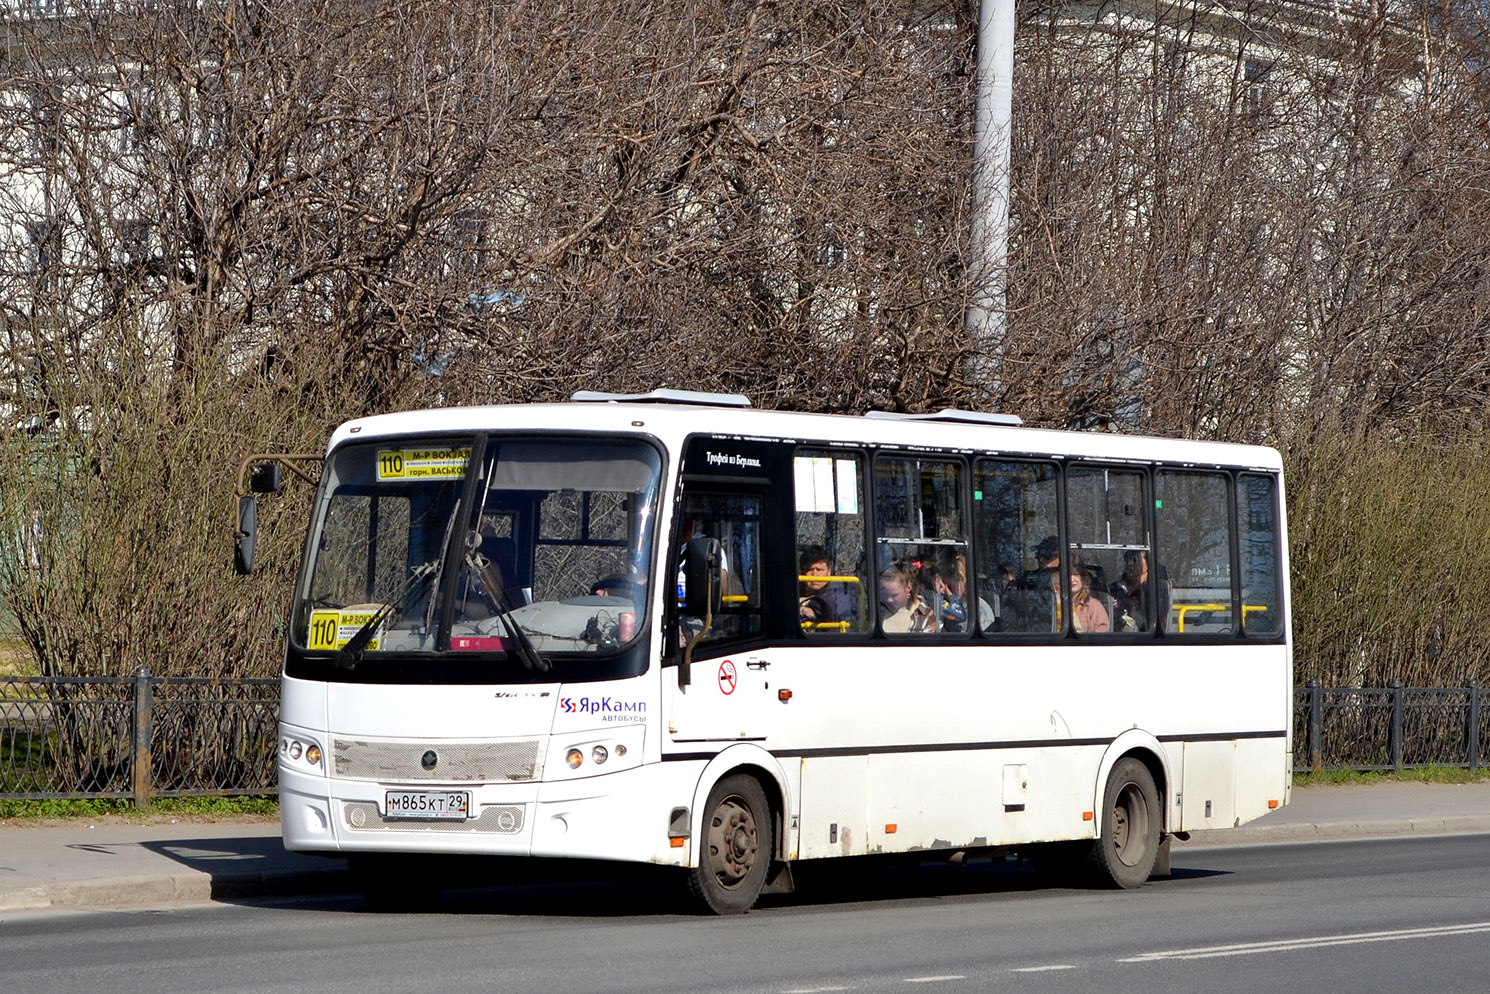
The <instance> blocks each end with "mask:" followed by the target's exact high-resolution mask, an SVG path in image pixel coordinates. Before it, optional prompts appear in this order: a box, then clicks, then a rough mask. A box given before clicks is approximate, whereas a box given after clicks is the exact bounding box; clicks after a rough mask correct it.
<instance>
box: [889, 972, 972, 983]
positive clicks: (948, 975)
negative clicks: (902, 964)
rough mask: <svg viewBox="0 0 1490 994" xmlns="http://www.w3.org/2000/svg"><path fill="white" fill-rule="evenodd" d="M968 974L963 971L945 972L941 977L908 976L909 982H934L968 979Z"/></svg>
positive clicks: (906, 981)
mask: <svg viewBox="0 0 1490 994" xmlns="http://www.w3.org/2000/svg"><path fill="white" fill-rule="evenodd" d="M966 979H967V975H966V974H962V973H944V974H942V975H941V976H939V977H906V978H905V981H904V982H905V983H907V984H934V983H936V982H937V981H940V980H966Z"/></svg>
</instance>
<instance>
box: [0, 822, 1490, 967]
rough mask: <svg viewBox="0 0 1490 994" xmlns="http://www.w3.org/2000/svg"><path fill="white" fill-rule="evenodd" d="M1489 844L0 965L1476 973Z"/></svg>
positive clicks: (1180, 858) (857, 891)
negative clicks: (1120, 888) (1102, 883)
mask: <svg viewBox="0 0 1490 994" xmlns="http://www.w3.org/2000/svg"><path fill="white" fill-rule="evenodd" d="M1487 855H1490V836H1484V835H1461V836H1441V837H1426V838H1425V837H1413V838H1401V839H1389V840H1379V841H1360V842H1333V843H1311V844H1295V845H1283V846H1248V847H1239V848H1232V849H1201V850H1189V851H1182V852H1176V858H1175V874H1174V876H1173V877H1172V878H1171V879H1168V880H1162V881H1156V882H1153V883H1150V884H1149V885H1148V886H1146V887H1144V888H1143V889H1141V890H1138V891H1132V892H1114V891H1097V890H1074V889H1066V888H1057V887H1051V886H1048V885H1046V884H1045V883H1044V882H1043V881H1042V880H1041V879H1040V878H1038V877H1036V876H1034V875H1033V874H1032V873H1030V872H1029V871H1028V869H1026V868H1024V867H1022V866H1018V865H1014V864H997V865H995V864H989V863H982V864H976V863H975V864H973V865H970V866H968V867H961V868H959V867H950V866H932V867H923V868H893V867H891V868H873V869H872V870H871V871H870V872H856V873H849V874H844V873H840V872H836V871H835V872H834V873H833V874H832V875H831V876H820V877H819V879H817V880H808V881H804V892H803V893H799V894H798V895H794V896H792V897H790V898H780V899H772V900H769V901H767V902H765V903H764V904H763V906H762V907H761V908H759V909H758V910H756V911H755V912H753V913H751V914H750V915H747V916H745V917H743V918H725V919H720V918H704V917H687V916H680V915H675V914H672V913H670V911H671V909H672V908H673V907H675V906H676V905H675V904H674V903H673V901H672V895H671V894H670V893H669V891H668V890H667V889H666V888H665V887H663V886H662V882H660V881H658V880H656V879H655V878H652V877H644V878H643V879H641V880H639V881H638V880H623V881H612V882H608V883H607V882H598V883H597V882H593V881H584V882H579V881H576V882H572V883H568V884H538V883H535V884H529V885H523V886H509V887H487V888H475V889H468V890H465V891H459V892H456V893H454V894H452V895H449V896H447V897H446V898H445V899H443V900H442V901H441V902H440V903H439V904H438V905H437V906H436V907H435V908H434V909H433V910H432V911H430V912H427V913H423V914H387V915H384V914H376V913H373V912H370V911H368V910H367V907H366V905H365V904H364V903H363V902H362V901H361V900H360V899H358V898H355V897H350V896H348V897H338V898H328V899H318V900H313V901H304V900H303V901H299V902H294V903H282V904H278V905H263V904H243V905H236V906H233V905H210V906H194V907H179V908H174V909H167V910H157V911H124V912H89V913H60V914H59V913H56V912H51V913H48V914H37V915H31V916H25V915H22V916H19V917H15V918H11V919H8V920H7V921H5V922H4V923H3V924H0V981H3V983H0V986H3V988H4V990H5V991H7V992H11V994H46V992H53V991H55V992H66V994H75V992H77V991H108V992H117V994H134V992H141V994H143V992H150V994H171V992H193V994H196V992H224V994H225V992H240V991H241V992H245V994H247V992H255V994H260V992H281V991H283V992H294V994H304V992H306V991H317V992H347V994H381V992H416V991H418V992H429V991H437V990H447V991H475V990H494V991H504V992H509V991H535V992H536V991H545V992H549V991H551V992H561V994H584V992H591V991H593V992H612V994H625V992H631V991H635V992H647V994H665V992H674V991H676V992H690V994H694V992H720V994H736V992H740V994H746V992H748V994H762V992H771V994H778V992H780V994H788V992H791V994H806V992H812V994H826V992H829V991H854V992H866V994H869V992H896V994H964V992H985V991H1003V990H1009V991H1033V992H1041V991H1071V990H1079V989H1088V990H1089V989H1092V988H1094V987H1100V988H1101V989H1102V990H1103V991H1104V992H1124V991H1135V992H1137V991H1144V992H1156V991H1157V992H1166V991H1173V992H1187V994H1188V992H1196V991H1206V992H1226V991H1238V992H1240V991H1248V992H1258V991H1301V990H1310V989H1311V988H1312V989H1315V990H1320V991H1351V992H1354V994H1370V992H1375V991H1380V992H1392V994H1400V992H1403V991H1433V992H1435V994H1438V992H1444V994H1453V992H1459V991H1464V992H1468V991H1475V992H1482V991H1484V990H1486V989H1487V987H1490V977H1487V974H1490V859H1487V858H1486V857H1487ZM858 869H859V870H861V871H862V870H865V869H866V868H863V867H860V868H858Z"/></svg>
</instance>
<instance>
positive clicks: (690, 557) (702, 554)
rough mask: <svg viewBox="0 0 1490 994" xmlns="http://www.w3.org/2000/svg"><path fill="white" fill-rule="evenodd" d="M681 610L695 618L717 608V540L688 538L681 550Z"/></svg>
mask: <svg viewBox="0 0 1490 994" xmlns="http://www.w3.org/2000/svg"><path fill="white" fill-rule="evenodd" d="M683 582H684V591H683V613H684V614H686V615H690V616H692V617H695V618H702V617H704V616H706V615H711V614H717V613H718V612H719V605H720V603H721V602H720V599H719V598H720V597H721V596H722V594H723V591H721V590H720V589H719V540H718V539H714V538H704V537H702V536H700V537H698V538H690V539H689V540H688V544H687V545H686V546H685V547H684V552H683Z"/></svg>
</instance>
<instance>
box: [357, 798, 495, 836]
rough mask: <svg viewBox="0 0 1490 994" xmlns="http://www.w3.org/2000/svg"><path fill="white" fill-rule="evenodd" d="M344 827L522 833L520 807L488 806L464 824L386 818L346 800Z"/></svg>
mask: <svg viewBox="0 0 1490 994" xmlns="http://www.w3.org/2000/svg"><path fill="white" fill-rule="evenodd" d="M342 819H343V821H344V822H345V824H346V827H347V828H349V829H352V830H353V831H356V832H484V833H488V834H491V835H516V834H518V833H519V832H521V831H522V830H523V807H522V805H521V804H490V805H486V806H484V807H482V809H481V814H480V815H478V816H477V817H475V818H471V819H469V820H466V821H440V820H434V819H430V820H427V821H426V820H419V821H415V820H410V819H385V818H384V817H383V816H382V815H380V814H379V813H378V806H377V805H376V804H373V803H372V802H371V801H348V802H347V803H346V804H345V805H344V806H343V810H342Z"/></svg>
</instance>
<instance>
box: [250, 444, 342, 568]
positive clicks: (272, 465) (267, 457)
mask: <svg viewBox="0 0 1490 994" xmlns="http://www.w3.org/2000/svg"><path fill="white" fill-rule="evenodd" d="M320 462H321V457H320V456H318V455H304V454H298V453H292V452H258V453H255V454H253V455H250V456H244V457H243V459H242V461H241V462H239V463H238V490H237V497H238V510H237V513H236V515H235V517H234V519H233V569H234V570H235V571H237V573H238V574H239V575H240V576H247V575H248V574H250V573H252V572H253V569H254V548H255V546H257V544H258V538H259V503H258V501H257V499H255V497H254V494H272V493H275V492H277V491H278V490H279V489H280V487H281V486H283V485H284V478H283V476H282V475H281V474H280V471H279V470H280V467H281V466H283V467H284V468H285V469H288V470H289V471H290V472H291V473H294V474H295V475H296V476H298V477H300V479H302V480H304V481H305V482H306V483H309V484H310V485H311V486H315V485H316V477H315V476H313V475H311V474H310V473H308V472H306V471H305V470H304V469H301V468H300V465H299V464H307V465H309V464H315V465H319V464H320Z"/></svg>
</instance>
